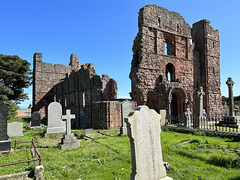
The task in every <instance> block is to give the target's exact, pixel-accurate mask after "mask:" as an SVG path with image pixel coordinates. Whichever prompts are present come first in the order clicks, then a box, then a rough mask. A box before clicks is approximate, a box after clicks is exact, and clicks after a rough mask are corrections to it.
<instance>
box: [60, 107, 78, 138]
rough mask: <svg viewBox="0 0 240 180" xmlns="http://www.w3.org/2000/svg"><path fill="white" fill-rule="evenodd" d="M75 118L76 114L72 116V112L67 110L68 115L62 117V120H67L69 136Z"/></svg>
mask: <svg viewBox="0 0 240 180" xmlns="http://www.w3.org/2000/svg"><path fill="white" fill-rule="evenodd" d="M74 118H75V114H71V110H70V109H67V113H66V115H62V119H63V120H64V119H66V126H67V127H66V129H67V135H71V119H74Z"/></svg>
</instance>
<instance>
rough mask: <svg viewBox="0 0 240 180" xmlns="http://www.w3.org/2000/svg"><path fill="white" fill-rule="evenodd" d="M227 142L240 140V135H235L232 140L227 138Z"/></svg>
mask: <svg viewBox="0 0 240 180" xmlns="http://www.w3.org/2000/svg"><path fill="white" fill-rule="evenodd" d="M226 142H240V136H239V137H234V138H232V139H231V140H227V141H226Z"/></svg>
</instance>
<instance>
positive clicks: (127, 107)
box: [120, 101, 133, 134]
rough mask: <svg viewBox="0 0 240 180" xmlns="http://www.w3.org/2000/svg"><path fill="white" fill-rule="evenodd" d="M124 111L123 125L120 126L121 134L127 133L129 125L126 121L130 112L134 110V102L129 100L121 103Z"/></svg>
mask: <svg viewBox="0 0 240 180" xmlns="http://www.w3.org/2000/svg"><path fill="white" fill-rule="evenodd" d="M121 111H122V114H121V116H122V127H121V128H120V134H127V125H126V123H125V121H124V119H125V118H127V117H128V114H129V113H130V112H132V111H133V104H132V103H131V102H129V101H126V102H123V103H122V104H121Z"/></svg>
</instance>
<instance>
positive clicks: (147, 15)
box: [138, 5, 191, 37]
mask: <svg viewBox="0 0 240 180" xmlns="http://www.w3.org/2000/svg"><path fill="white" fill-rule="evenodd" d="M138 26H139V29H141V27H142V26H147V27H152V28H157V29H160V30H163V31H167V32H169V33H173V34H178V35H181V36H185V37H191V27H190V26H189V24H188V23H186V22H185V20H184V18H183V17H182V16H181V15H180V14H178V13H176V12H174V11H168V10H167V9H166V8H163V7H159V6H157V5H146V6H144V7H143V8H142V9H140V11H139V19H138Z"/></svg>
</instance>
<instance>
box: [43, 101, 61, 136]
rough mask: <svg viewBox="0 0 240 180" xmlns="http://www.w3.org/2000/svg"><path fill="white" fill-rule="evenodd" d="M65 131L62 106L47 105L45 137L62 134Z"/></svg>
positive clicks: (57, 104) (56, 104)
mask: <svg viewBox="0 0 240 180" xmlns="http://www.w3.org/2000/svg"><path fill="white" fill-rule="evenodd" d="M65 131H66V123H65V122H64V121H62V105H61V104H60V103H58V102H52V103H50V104H49V105H48V127H47V133H46V134H45V135H46V136H48V135H51V134H63V133H64V132H65Z"/></svg>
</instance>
